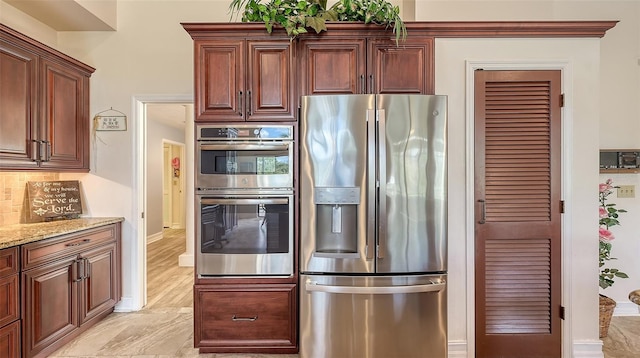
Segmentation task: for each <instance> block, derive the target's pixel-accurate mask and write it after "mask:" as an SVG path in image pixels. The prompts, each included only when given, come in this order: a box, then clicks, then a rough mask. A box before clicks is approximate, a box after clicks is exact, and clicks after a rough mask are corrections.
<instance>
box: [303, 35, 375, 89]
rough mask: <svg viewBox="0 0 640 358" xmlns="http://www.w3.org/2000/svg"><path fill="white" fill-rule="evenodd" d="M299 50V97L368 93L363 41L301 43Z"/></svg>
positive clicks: (325, 40)
mask: <svg viewBox="0 0 640 358" xmlns="http://www.w3.org/2000/svg"><path fill="white" fill-rule="evenodd" d="M300 48H301V49H302V50H301V54H300V56H301V62H300V70H299V73H300V79H301V86H302V87H301V91H300V94H301V95H333V94H362V93H367V82H366V81H367V76H366V41H365V40H364V39H359V40H357V39H347V40H338V39H322V40H302V41H301V42H300Z"/></svg>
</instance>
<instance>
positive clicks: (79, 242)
mask: <svg viewBox="0 0 640 358" xmlns="http://www.w3.org/2000/svg"><path fill="white" fill-rule="evenodd" d="M90 242H91V239H84V240H82V241H76V242H70V243H68V244H65V245H64V246H67V247H71V246H80V245H84V244H88V243H90Z"/></svg>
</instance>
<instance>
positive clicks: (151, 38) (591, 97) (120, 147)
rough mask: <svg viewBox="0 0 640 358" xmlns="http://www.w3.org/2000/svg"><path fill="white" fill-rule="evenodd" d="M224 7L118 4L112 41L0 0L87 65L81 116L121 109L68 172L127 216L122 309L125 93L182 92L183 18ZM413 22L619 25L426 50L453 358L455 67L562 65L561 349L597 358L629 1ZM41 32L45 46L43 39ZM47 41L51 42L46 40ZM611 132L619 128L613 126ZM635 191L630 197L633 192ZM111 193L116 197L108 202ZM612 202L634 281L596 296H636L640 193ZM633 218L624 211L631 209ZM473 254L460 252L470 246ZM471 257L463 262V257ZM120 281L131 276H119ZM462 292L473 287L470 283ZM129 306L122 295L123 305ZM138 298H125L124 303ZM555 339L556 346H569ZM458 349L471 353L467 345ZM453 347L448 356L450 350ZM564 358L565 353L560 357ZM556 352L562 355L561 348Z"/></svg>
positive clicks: (496, 10) (93, 211)
mask: <svg viewBox="0 0 640 358" xmlns="http://www.w3.org/2000/svg"><path fill="white" fill-rule="evenodd" d="M228 3H229V1H206V2H205V1H150V0H149V1H125V0H121V1H119V3H118V31H117V32H78V33H72V32H67V33H59V34H58V35H57V39H56V38H54V37H53V36H52V33H51V32H50V31H47V28H46V26H43V25H41V24H40V25H37V22H36V25H34V26H31V24H32V23H34V21H33V20H29V19H28V17H24V16H20V14H16V13H15V12H16V11H12V10H11V9H9V10H8V11H7V8H8V5H6V4H5V3H3V2H0V6H2V7H1V8H0V10H2V12H0V21H2V22H3V23H5V24H7V25H9V26H12V27H15V28H16V29H18V30H20V31H22V32H24V33H26V34H28V35H31V36H33V37H35V38H38V39H39V40H41V41H43V42H45V43H48V44H52V46H58V47H59V49H60V50H61V51H63V52H65V53H68V54H69V55H71V56H73V57H75V58H77V59H79V60H81V61H83V62H86V63H87V64H90V65H91V66H94V67H95V68H96V69H97V71H96V72H95V74H94V75H93V76H92V79H91V114H92V115H94V114H95V113H97V112H99V111H102V110H105V109H108V108H110V107H113V108H114V109H118V110H120V111H123V112H125V113H127V114H128V116H129V120H130V125H129V128H131V129H130V130H129V131H127V132H102V133H101V137H102V140H103V141H104V143H101V142H98V143H97V144H96V147H95V149H94V153H93V156H92V158H93V159H94V162H93V163H94V164H93V166H92V172H91V173H90V174H86V175H78V176H77V178H78V179H80V180H82V182H83V187H84V188H85V192H86V193H87V198H86V201H87V207H88V210H89V213H90V215H94V216H124V217H125V223H124V226H123V230H124V231H123V272H125V277H124V282H123V296H124V298H125V301H124V303H123V305H127V304H130V305H131V307H135V302H132V300H131V297H135V295H136V291H137V290H138V288H137V287H138V285H139V284H140V280H139V279H137V278H136V275H137V273H136V271H135V269H136V267H135V263H136V261H135V260H136V257H137V255H138V253H137V252H136V249H135V247H136V244H137V240H140V238H139V235H138V234H139V231H140V228H138V227H137V226H136V225H137V224H136V223H137V217H138V215H139V211H138V208H137V207H136V203H135V193H134V192H133V191H134V183H135V181H136V178H135V175H136V163H135V161H134V155H133V152H134V148H133V146H134V144H133V143H134V138H135V135H136V133H134V130H133V128H135V121H137V120H140V118H136V116H135V113H133V109H132V108H133V104H132V101H133V99H132V98H133V97H134V96H137V95H160V96H162V95H171V94H178V95H193V78H192V76H193V49H192V41H191V39H190V38H189V36H188V34H187V33H186V32H185V31H184V30H183V29H182V27H181V26H180V24H179V23H180V22H226V21H228V19H229V15H228V13H227V6H228ZM415 7H416V9H415V13H416V20H418V21H425V20H432V21H444V20H569V19H582V20H621V22H620V23H619V24H618V25H617V26H616V27H615V28H613V29H612V30H610V31H608V33H607V34H606V36H605V37H604V38H603V39H544V40H536V39H517V40H510V39H494V40H487V39H476V40H465V39H439V40H437V41H436V52H435V53H436V90H437V92H438V94H448V95H449V99H450V103H449V110H450V125H451V127H450V131H449V132H450V142H449V143H450V145H451V146H452V148H456V149H455V150H451V153H452V157H451V161H450V182H449V185H450V187H449V189H450V190H449V192H450V214H451V219H450V223H451V225H450V229H449V232H450V237H451V239H452V244H451V245H450V252H449V259H450V261H449V262H450V265H451V266H450V279H449V283H450V286H449V287H450V288H449V297H450V300H449V301H450V302H449V314H450V320H449V322H450V329H449V333H450V339H451V341H452V343H453V345H452V346H453V347H454V351H452V354H453V355H456V354H459V356H462V355H463V354H464V352H466V350H467V349H471V346H472V338H473V337H472V334H473V322H472V317H473V316H472V314H473V312H470V311H469V310H468V309H469V308H470V307H471V308H472V306H470V305H469V297H472V296H473V292H471V291H469V290H468V289H469V288H470V286H469V284H470V280H473V277H472V275H471V273H472V272H473V271H472V267H470V266H469V262H470V261H469V260H470V259H471V257H470V256H469V254H470V252H471V253H472V252H473V251H472V248H470V246H469V245H470V244H472V243H471V242H470V241H469V239H470V237H471V236H472V233H473V227H472V226H471V225H470V223H469V221H468V220H467V217H466V214H467V213H468V211H469V202H468V194H467V191H466V190H469V188H468V181H467V178H468V177H469V175H471V174H472V173H470V172H469V171H468V167H467V165H468V160H469V159H468V158H469V155H468V154H467V153H468V152H467V150H468V146H469V144H470V142H469V140H468V139H469V135H470V133H469V132H468V128H467V127H466V125H467V122H468V121H469V120H470V118H469V116H468V114H467V113H468V107H467V106H469V105H470V99H469V97H468V93H467V92H466V91H467V82H466V81H467V79H466V77H465V76H466V75H467V74H466V70H467V67H466V66H467V62H466V61H487V62H491V61H497V62H514V63H515V62H523V63H528V62H535V61H542V62H544V61H550V62H555V63H564V64H566V66H567V67H566V68H565V77H564V80H563V84H564V86H565V88H564V90H565V92H566V94H567V106H566V108H565V119H568V121H567V123H565V124H564V127H563V128H564V135H565V137H564V145H565V147H564V153H563V155H564V158H565V159H564V163H563V164H564V168H565V172H564V173H563V180H564V185H565V187H564V188H563V196H564V199H565V200H566V201H567V207H566V209H567V214H565V215H564V225H563V228H564V238H563V240H564V243H563V249H564V252H563V257H564V259H565V261H564V264H565V267H564V274H563V275H564V282H563V284H564V287H565V291H564V298H563V299H564V304H565V305H566V306H567V309H568V319H567V320H566V321H565V332H564V334H565V337H566V339H567V341H568V342H570V343H568V344H565V349H567V350H568V352H571V351H573V355H574V356H576V357H579V356H584V357H586V356H589V357H598V356H601V353H599V348H600V347H599V342H600V341H599V340H598V332H597V331H598V330H597V314H598V313H597V292H598V288H597V279H596V276H597V258H596V256H597V254H596V252H597V251H596V245H597V235H596V228H597V211H596V209H597V200H596V197H597V184H598V180H599V179H600V180H602V177H599V175H598V170H597V168H598V156H597V151H598V147H600V146H602V147H603V148H617V147H635V148H639V147H640V143H638V141H640V138H639V136H638V135H637V133H638V129H639V127H640V123H639V121H638V118H639V117H640V108H639V106H640V105H639V103H640V101H639V99H640V88H639V86H640V71H639V70H638V67H639V66H638V58H639V57H640V50H639V48H640V40H639V38H640V30H639V26H640V2H635V1H614V0H609V1H570V0H563V1H515V0H514V1H481V0H469V1H457V0H446V1H445V0H442V1H430V0H417V1H416V2H415ZM40 37H42V38H40ZM56 40H57V43H56ZM620 128H624V129H623V130H621V129H620ZM614 180H616V183H618V184H623V183H625V182H626V181H629V182H634V183H635V182H637V181H638V176H637V175H632V176H624V177H620V178H617V177H616V178H615V179H614ZM638 189H640V188H638ZM114 197H117V198H120V201H119V202H115V203H114V201H113V200H112V198H114ZM624 200H625V201H620V202H619V205H620V206H621V207H624V208H626V209H628V210H630V212H629V213H628V214H627V217H626V218H624V219H623V227H620V228H619V229H620V230H624V231H620V232H616V233H617V237H618V238H617V239H616V245H619V246H614V255H615V256H617V257H618V258H619V260H618V261H619V263H620V268H624V269H625V270H627V272H628V273H629V274H630V275H631V276H632V278H630V279H628V280H625V281H624V283H622V282H623V281H621V282H620V283H619V284H618V283H616V285H615V286H614V287H613V288H611V289H609V290H607V292H606V293H607V294H608V295H610V296H612V297H613V298H614V299H616V300H617V301H618V302H622V303H624V301H625V300H626V294H627V293H628V290H630V289H631V288H640V267H638V264H636V263H635V262H636V261H637V257H638V250H639V244H638V238H637V236H638V234H637V233H638V232H640V227H639V226H640V220H638V218H639V217H640V216H638V215H639V213H640V197H638V198H636V199H624ZM632 210H633V211H632ZM470 250H471V251H470ZM471 256H472V255H471ZM126 273H131V275H130V276H129V275H127V274H126ZM471 287H472V286H471ZM127 299H130V300H129V302H127ZM133 301H135V300H133ZM567 341H565V343H566V342H567ZM467 345H469V346H467ZM455 350H459V351H458V352H456V351H455ZM565 353H567V352H565ZM566 356H570V354H569V353H567V354H566Z"/></svg>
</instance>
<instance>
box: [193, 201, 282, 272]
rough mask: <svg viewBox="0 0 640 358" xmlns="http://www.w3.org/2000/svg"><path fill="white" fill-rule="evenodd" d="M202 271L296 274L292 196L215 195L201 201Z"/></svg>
mask: <svg viewBox="0 0 640 358" xmlns="http://www.w3.org/2000/svg"><path fill="white" fill-rule="evenodd" d="M198 211H199V213H198V217H199V218H200V223H199V225H198V248H197V249H198V273H199V274H200V275H291V274H293V196H292V195H282V196H269V197H244V196H243V197H212V196H200V199H199V203H198Z"/></svg>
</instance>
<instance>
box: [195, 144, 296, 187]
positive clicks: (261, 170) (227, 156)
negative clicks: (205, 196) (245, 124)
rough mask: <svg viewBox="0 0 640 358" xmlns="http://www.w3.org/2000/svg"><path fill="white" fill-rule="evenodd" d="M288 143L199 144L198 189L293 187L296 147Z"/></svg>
mask: <svg viewBox="0 0 640 358" xmlns="http://www.w3.org/2000/svg"><path fill="white" fill-rule="evenodd" d="M292 147H293V146H292V144H291V143H289V142H274V143H261V144H258V143H256V144H249V143H242V144H241V143H238V144H223V143H219V144H218V143H207V142H200V143H199V145H198V153H197V154H198V158H197V160H198V172H197V176H198V177H197V187H199V188H224V187H231V188H291V187H292V186H293V154H292V151H293V148H292Z"/></svg>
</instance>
